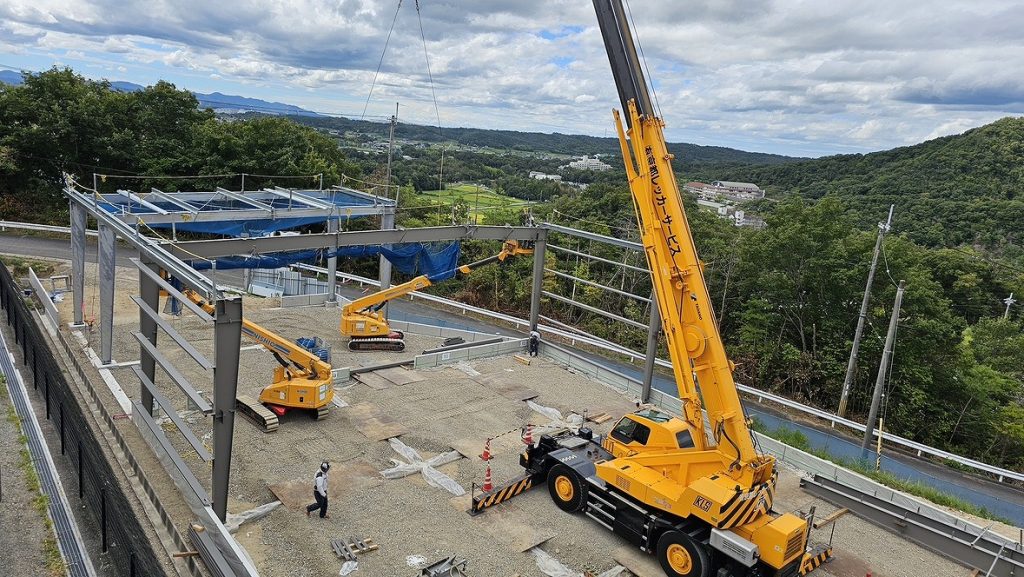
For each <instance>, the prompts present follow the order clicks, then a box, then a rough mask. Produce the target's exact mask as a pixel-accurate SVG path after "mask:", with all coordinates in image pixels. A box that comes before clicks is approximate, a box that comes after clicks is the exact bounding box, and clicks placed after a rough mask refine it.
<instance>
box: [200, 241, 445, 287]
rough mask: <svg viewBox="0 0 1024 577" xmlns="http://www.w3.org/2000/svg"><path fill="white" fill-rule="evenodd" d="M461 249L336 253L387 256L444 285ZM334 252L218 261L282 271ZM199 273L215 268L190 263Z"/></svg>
mask: <svg viewBox="0 0 1024 577" xmlns="http://www.w3.org/2000/svg"><path fill="white" fill-rule="evenodd" d="M460 250H461V245H460V244H459V243H457V242H454V243H451V244H441V243H431V244H421V243H405V244H389V245H375V246H346V247H341V248H339V249H338V251H337V256H338V257H342V258H344V257H350V258H358V257H373V256H377V255H381V254H382V255H384V258H386V259H388V261H390V262H391V264H393V265H394V266H395V268H396V269H398V271H399V272H402V273H404V274H408V275H416V274H425V275H427V276H428V277H430V280H431V281H441V280H445V279H449V278H451V277H453V276H455V270H456V268H457V267H458V266H459V255H460ZM332 256H335V254H334V251H326V250H299V251H292V252H281V253H274V254H265V255H259V256H228V257H223V258H218V259H217V270H227V269H236V268H279V267H284V266H288V265H290V264H294V263H297V262H302V261H312V260H316V259H328V258H330V257H332ZM189 264H191V265H192V268H194V269H196V270H208V269H210V268H213V265H212V263H211V262H210V261H206V260H202V261H191V262H190V263H189Z"/></svg>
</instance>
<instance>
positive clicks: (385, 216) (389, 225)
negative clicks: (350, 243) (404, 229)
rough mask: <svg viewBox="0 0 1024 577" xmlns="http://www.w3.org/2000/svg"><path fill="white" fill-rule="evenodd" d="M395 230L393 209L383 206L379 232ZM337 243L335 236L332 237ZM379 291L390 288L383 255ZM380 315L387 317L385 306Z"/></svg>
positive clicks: (386, 261) (388, 264)
mask: <svg viewBox="0 0 1024 577" xmlns="http://www.w3.org/2000/svg"><path fill="white" fill-rule="evenodd" d="M394 228H395V207H393V206H385V207H384V212H383V213H382V214H381V216H380V229H381V230H393V229H394ZM334 238H335V242H337V238H338V237H337V236H335V237H334ZM379 278H380V290H382V291H383V290H386V289H387V288H388V287H390V286H391V261H389V260H388V259H386V258H384V255H383V254H382V255H380V277H379ZM380 314H382V315H384V318H387V316H388V307H387V305H386V304H385V305H384V307H383V308H382V309H380Z"/></svg>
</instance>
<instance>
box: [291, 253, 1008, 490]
mask: <svg viewBox="0 0 1024 577" xmlns="http://www.w3.org/2000/svg"><path fill="white" fill-rule="evenodd" d="M292 267H293V268H296V269H299V270H305V271H308V272H314V273H322V274H326V273H327V269H325V268H323V267H317V266H312V265H307V264H293V265H292ZM338 276H339V277H341V278H344V279H347V280H349V281H352V282H357V283H359V284H365V285H371V286H376V287H379V286H380V283H379V282H378V281H377V280H374V279H370V278H366V277H363V276H359V275H354V274H349V273H344V272H341V271H339V272H338ZM408 296H409V298H410V299H417V298H418V299H423V300H425V301H429V302H434V303H438V304H441V305H444V306H448V307H452V308H456V309H459V310H461V311H462V312H463V314H466V313H473V314H477V315H481V316H484V317H488V318H492V319H495V320H500V321H503V322H506V323H510V324H512V325H513V326H515V327H516V328H525V329H528V327H529V326H530V323H529V321H528V320H526V319H521V318H518V317H513V316H511V315H506V314H503V313H497V312H494V311H490V310H487V309H482V308H479V307H475V306H472V305H467V304H465V303H460V302H458V301H454V300H451V299H446V298H444V297H439V296H436V295H431V294H426V293H421V292H418V291H417V292H413V293H410V294H409V295H408ZM537 330H539V331H540V332H541V333H547V334H551V335H554V336H557V337H560V338H562V339H566V340H568V341H570V342H571V343H572V344H573V345H575V344H576V342H577V341H578V342H581V343H585V344H587V345H590V346H593V347H596V348H599V349H602V350H606V351H609V352H613V353H616V354H619V355H623V356H626V357H629V358H630V360H635V359H644V358H646V355H645V354H644V353H641V352H639V351H634V350H632V349H630V348H627V347H623V346H621V345H617V344H615V343H611V342H609V341H606V340H604V339H602V338H600V337H598V336H595V335H591V334H589V333H584V332H583V331H569V330H564V329H559V328H556V327H552V326H548V325H538V329H537ZM655 362H656V363H657V365H658V366H659V367H664V368H667V369H671V368H672V364H671V363H670V362H668V361H666V360H664V359H656V360H655ZM736 388H737V389H739V390H740V391H741V392H743V393H746V394H747V395H750V396H752V397H756V398H757V399H758V401H759V402H763V401H764V400H768V401H771V402H773V403H777V404H779V405H782V406H784V407H787V408H789V409H793V410H794V411H798V412H800V413H803V414H805V415H810V416H813V417H816V418H818V419H821V420H822V421H825V422H827V423H829V424H830V425H831V426H832V427H833V428H835V426H836V425H842V426H844V427H847V428H848V429H851V430H853V431H857V432H859V433H863V432H864V430H865V429H866V428H867V427H866V426H865V425H864V424H863V423H858V422H856V421H851V420H850V419H847V418H844V417H840V416H839V415H836V414H834V413H830V412H828V411H825V410H822V409H818V408H816V407H810V406H807V405H804V404H801V403H798V402H797V401H794V400H792V399H787V398H786V397H782V396H779V395H776V394H773V393H769V392H767V391H762V390H761V389H757V388H754V387H751V386H747V385H743V384H740V383H736ZM875 434H876V435H878V434H882V435H883V437H882V438H883V440H884V441H885V442H888V443H892V444H895V445H899V446H901V447H904V448H906V449H909V450H911V451H914V452H916V453H917V456H919V457H920V456H922V455H929V456H932V457H936V458H939V459H946V460H949V461H953V462H955V463H959V464H961V465H965V466H968V467H971V468H973V469H975V470H978V471H982V472H985V473H988V474H990V475H993V476H995V477H996V478H998V479H999V481H1000V482H1003V481H1006V480H1007V479H1012V480H1014V481H1020V482H1024V473H1020V472H1017V471H1011V470H1009V469H1004V468H1002V467H996V466H995V465H989V464H988V463H982V462H981V461H977V460H975V459H971V458H969V457H964V456H962V455H957V454H955V453H950V452H949V451H944V450H942V449H937V448H935V447H930V446H928V445H925V444H923V443H918V442H917V441H912V440H910V439H906V438H903V437H899V436H896V435H890V434H888V433H884V432H882V433H879V431H878V429H875Z"/></svg>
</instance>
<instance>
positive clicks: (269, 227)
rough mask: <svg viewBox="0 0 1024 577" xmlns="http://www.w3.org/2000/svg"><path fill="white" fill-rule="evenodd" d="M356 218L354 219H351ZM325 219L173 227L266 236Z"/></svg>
mask: <svg viewBox="0 0 1024 577" xmlns="http://www.w3.org/2000/svg"><path fill="white" fill-rule="evenodd" d="M353 218H356V217H353ZM326 220H327V219H326V218H324V217H322V216H319V217H309V218H263V219H257V220H223V221H216V222H214V221H204V222H179V223H177V224H175V225H174V228H175V230H177V231H178V232H182V231H188V232H202V233H207V234H220V235H224V236H233V237H236V238H237V237H243V236H266V235H268V234H270V233H272V232H277V231H279V230H289V229H293V228H298V227H300V226H306V225H309V224H317V223H321V222H325V221H326ZM146 226H149V227H150V228H166V229H169V228H171V225H170V223H153V224H149V225H146Z"/></svg>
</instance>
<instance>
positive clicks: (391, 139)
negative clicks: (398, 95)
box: [384, 102, 398, 205]
mask: <svg viewBox="0 0 1024 577" xmlns="http://www.w3.org/2000/svg"><path fill="white" fill-rule="evenodd" d="M397 125H398V103H397V102H396V103H395V114H394V115H393V116H392V117H391V132H390V134H389V135H388V180H387V184H386V185H384V196H387V195H388V189H389V188H391V156H392V154H394V153H393V152H392V149H393V148H394V146H395V126H397ZM395 204H396V205H397V204H398V189H397V188H396V189H395Z"/></svg>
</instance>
